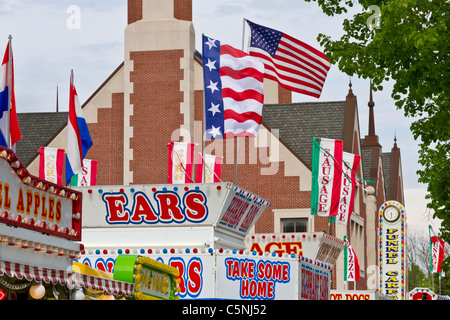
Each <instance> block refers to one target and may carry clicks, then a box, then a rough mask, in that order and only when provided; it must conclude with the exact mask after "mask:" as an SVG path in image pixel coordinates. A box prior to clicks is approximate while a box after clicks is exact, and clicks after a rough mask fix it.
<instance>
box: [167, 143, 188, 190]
mask: <svg viewBox="0 0 450 320" xmlns="http://www.w3.org/2000/svg"><path fill="white" fill-rule="evenodd" d="M167 148H168V149H169V166H168V174H167V183H169V184H183V183H193V182H194V180H193V179H192V171H193V170H192V169H193V163H194V144H193V143H188V142H173V141H170V142H169V143H168V144H167Z"/></svg>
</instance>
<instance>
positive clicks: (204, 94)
mask: <svg viewBox="0 0 450 320" xmlns="http://www.w3.org/2000/svg"><path fill="white" fill-rule="evenodd" d="M203 36H204V34H203V33H202V39H203ZM203 45H204V44H203V43H202V47H203ZM203 67H205V66H203ZM203 88H204V89H203V134H202V159H203V164H202V181H201V182H202V183H204V182H205V148H206V93H205V89H206V88H205V86H203Z"/></svg>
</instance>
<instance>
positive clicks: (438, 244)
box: [430, 226, 445, 273]
mask: <svg viewBox="0 0 450 320" xmlns="http://www.w3.org/2000/svg"><path fill="white" fill-rule="evenodd" d="M430 230H431V226H430ZM430 247H431V250H430V251H431V261H430V271H431V272H434V273H442V268H441V265H442V261H444V248H445V242H444V240H442V239H441V238H440V237H439V236H436V235H434V236H431V234H430Z"/></svg>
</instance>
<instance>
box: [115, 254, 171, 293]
mask: <svg viewBox="0 0 450 320" xmlns="http://www.w3.org/2000/svg"><path fill="white" fill-rule="evenodd" d="M179 275H180V274H179V271H178V269H177V268H174V267H171V266H169V265H166V264H164V263H161V262H159V261H156V260H153V259H150V258H147V257H143V256H136V255H119V256H118V257H117V259H116V262H115V265H114V280H120V281H125V282H129V283H134V285H135V289H134V290H135V293H134V296H135V298H136V299H137V300H177V299H178V297H175V293H176V292H178V291H179V288H178V287H177V286H176V284H177V283H179V281H180V280H179V279H177V278H178V277H179Z"/></svg>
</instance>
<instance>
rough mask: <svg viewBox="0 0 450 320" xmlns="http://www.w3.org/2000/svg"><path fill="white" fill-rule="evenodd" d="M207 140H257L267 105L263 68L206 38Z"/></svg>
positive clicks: (204, 63)
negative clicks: (235, 138)
mask: <svg viewBox="0 0 450 320" xmlns="http://www.w3.org/2000/svg"><path fill="white" fill-rule="evenodd" d="M202 41H203V45H202V50H203V51H202V54H203V66H204V67H203V82H204V85H205V87H204V93H205V109H204V117H205V119H204V120H205V133H206V139H207V140H211V139H224V138H234V137H255V136H256V135H257V134H258V132H259V127H260V125H261V120H262V110H263V104H264V92H263V81H264V64H263V63H262V62H260V61H258V59H257V58H254V57H251V56H249V55H248V54H247V53H245V52H243V51H241V50H239V49H235V48H233V47H231V46H229V45H225V44H221V43H220V41H218V40H215V39H211V38H209V37H206V36H205V35H203V37H202Z"/></svg>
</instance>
